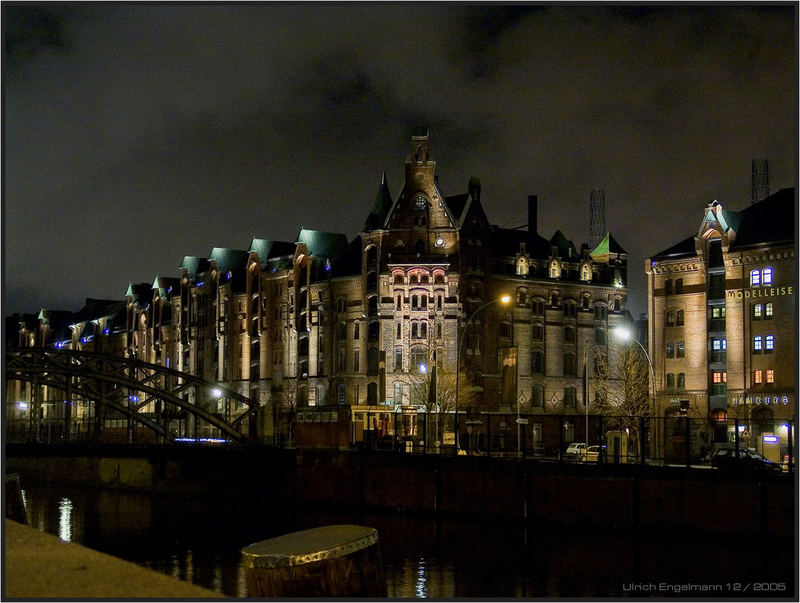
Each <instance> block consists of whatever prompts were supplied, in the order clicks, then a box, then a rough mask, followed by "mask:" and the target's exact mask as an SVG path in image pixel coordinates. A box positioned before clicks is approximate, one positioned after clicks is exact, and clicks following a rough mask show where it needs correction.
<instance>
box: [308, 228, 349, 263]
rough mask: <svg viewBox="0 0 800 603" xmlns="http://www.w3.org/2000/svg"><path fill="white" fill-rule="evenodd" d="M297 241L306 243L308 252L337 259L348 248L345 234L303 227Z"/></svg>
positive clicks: (319, 256) (320, 256)
mask: <svg viewBox="0 0 800 603" xmlns="http://www.w3.org/2000/svg"><path fill="white" fill-rule="evenodd" d="M297 243H303V244H305V246H306V249H308V252H309V253H310V254H311V255H313V256H316V257H318V258H331V259H335V258H336V257H337V256H339V255H340V254H341V253H343V252H344V250H345V249H347V237H346V236H345V235H343V234H336V233H332V232H323V231H321V230H309V229H307V228H303V229H302V230H301V231H300V233H299V234H298V235H297Z"/></svg>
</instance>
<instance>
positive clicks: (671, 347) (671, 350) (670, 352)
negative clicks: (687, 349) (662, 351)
mask: <svg viewBox="0 0 800 603" xmlns="http://www.w3.org/2000/svg"><path fill="white" fill-rule="evenodd" d="M674 357H675V343H673V342H672V341H670V342H669V343H668V344H667V358H674Z"/></svg>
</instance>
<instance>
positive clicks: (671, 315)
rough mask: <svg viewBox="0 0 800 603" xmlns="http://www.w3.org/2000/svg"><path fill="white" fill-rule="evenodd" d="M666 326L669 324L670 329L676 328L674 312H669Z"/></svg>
mask: <svg viewBox="0 0 800 603" xmlns="http://www.w3.org/2000/svg"><path fill="white" fill-rule="evenodd" d="M666 324H667V326H668V327H674V326H675V313H674V312H673V311H672V310H667V314H666Z"/></svg>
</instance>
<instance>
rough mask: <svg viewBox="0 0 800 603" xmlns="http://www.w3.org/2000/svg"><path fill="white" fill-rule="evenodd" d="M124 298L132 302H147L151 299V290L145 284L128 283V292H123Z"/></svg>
mask: <svg viewBox="0 0 800 603" xmlns="http://www.w3.org/2000/svg"><path fill="white" fill-rule="evenodd" d="M125 296H126V297H132V298H133V301H135V302H139V301H144V302H149V301H151V300H152V299H153V288H152V287H151V286H150V285H148V284H147V283H137V284H136V285H134V284H133V283H128V290H127V291H125Z"/></svg>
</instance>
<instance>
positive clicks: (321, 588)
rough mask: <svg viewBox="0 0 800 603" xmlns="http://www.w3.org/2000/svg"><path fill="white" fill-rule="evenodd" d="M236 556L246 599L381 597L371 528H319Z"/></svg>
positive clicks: (381, 578)
mask: <svg viewBox="0 0 800 603" xmlns="http://www.w3.org/2000/svg"><path fill="white" fill-rule="evenodd" d="M241 553H242V566H243V567H244V569H245V580H246V582H247V590H248V594H249V595H250V596H251V597H258V598H290V597H301V598H303V599H306V598H311V597H314V598H334V597H347V598H348V599H349V598H353V597H369V598H385V597H386V580H385V579H384V576H383V565H382V562H381V554H380V548H379V546H378V531H377V530H376V529H375V528H370V527H367V526H358V525H330V526H322V527H319V528H312V529H310V530H302V531H300V532H293V533H291V534H285V535H283V536H278V537H277V538H271V539H269V540H263V541H261V542H257V543H255V544H251V545H249V546H247V547H245V548H244V549H242V551H241Z"/></svg>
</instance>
